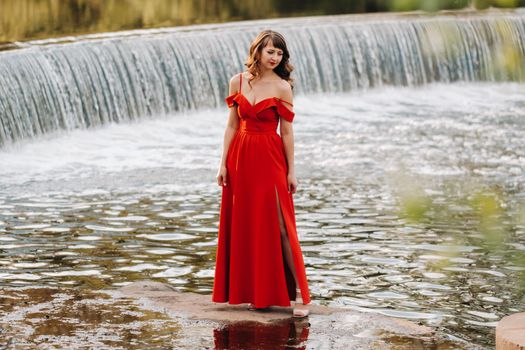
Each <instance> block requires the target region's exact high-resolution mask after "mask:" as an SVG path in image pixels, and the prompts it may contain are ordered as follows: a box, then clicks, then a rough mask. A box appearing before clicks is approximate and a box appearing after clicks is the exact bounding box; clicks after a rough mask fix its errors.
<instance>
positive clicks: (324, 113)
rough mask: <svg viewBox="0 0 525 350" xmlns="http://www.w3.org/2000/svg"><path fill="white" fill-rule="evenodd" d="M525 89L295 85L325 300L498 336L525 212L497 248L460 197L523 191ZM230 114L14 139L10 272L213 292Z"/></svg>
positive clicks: (5, 248)
mask: <svg viewBox="0 0 525 350" xmlns="http://www.w3.org/2000/svg"><path fill="white" fill-rule="evenodd" d="M524 88H525V86H523V85H519V84H479V83H478V84H469V85H464V84H454V85H430V86H427V87H420V88H395V89H394V88H392V89H377V90H370V91H367V92H354V93H352V94H340V95H327V94H324V95H308V96H299V97H297V98H296V101H295V105H296V112H297V117H296V120H295V124H294V132H295V141H296V168H297V173H298V174H297V175H298V178H299V191H298V192H297V194H296V195H295V196H294V200H295V204H296V218H297V224H298V232H299V236H300V240H301V244H302V247H303V253H304V256H305V263H306V268H307V275H308V278H309V283H310V288H311V292H312V297H313V300H314V302H315V303H320V304H325V305H332V306H346V307H351V308H355V309H358V310H364V311H370V312H379V313H382V314H384V315H389V316H394V317H402V318H406V319H410V320H414V321H421V322H424V323H425V324H428V325H432V326H435V327H438V328H439V329H440V330H442V331H443V332H445V333H446V334H450V335H454V336H457V337H460V338H463V339H466V340H468V341H469V342H472V343H473V344H481V345H490V344H492V342H493V330H494V327H495V324H496V322H497V321H498V320H499V319H500V318H501V317H502V316H504V315H506V314H509V313H513V312H517V311H521V310H523V308H524V306H525V302H524V301H523V299H522V290H520V288H519V283H518V282H519V273H520V272H521V271H523V270H524V266H523V265H524V264H521V265H520V264H519V263H516V260H515V259H511V258H512V257H520V256H522V254H523V252H525V226H524V225H523V224H522V223H521V224H520V223H519V222H514V221H511V222H510V223H508V224H509V225H511V226H512V232H513V233H514V234H513V236H512V237H511V239H510V241H508V242H506V244H507V245H506V250H505V256H502V255H501V254H500V253H491V252H490V251H489V250H487V248H486V245H485V244H484V243H485V242H484V239H483V236H482V235H480V233H479V232H477V229H476V225H475V224H474V223H473V222H471V221H469V220H468V216H469V213H468V212H466V213H465V212H462V208H461V207H458V205H457V199H458V198H462V197H463V196H464V195H465V194H468V192H469V191H470V190H473V189H484V188H497V189H498V191H500V193H502V194H503V198H504V199H505V203H504V204H505V205H506V207H507V208H508V209H509V212H512V211H513V210H515V209H516V208H518V206H519V204H520V203H523V201H524V198H525V191H524V185H525V175H524V174H525V172H524V170H525V169H524V164H525V139H524V138H523V135H524V132H525V102H524V100H523V91H525V90H524ZM226 117H227V111H226V108H224V109H221V110H209V111H201V112H195V113H191V114H179V115H170V116H159V117H158V118H156V119H154V120H143V121H141V122H140V123H133V124H120V125H110V126H108V127H104V128H100V129H94V130H89V131H74V132H69V133H67V134H66V133H64V134H51V135H47V136H46V137H45V138H40V139H37V140H34V141H31V142H27V143H18V144H15V145H12V146H9V147H8V148H3V149H2V150H1V151H0V164H1V167H0V286H1V287H2V288H9V289H10V288H12V287H20V286H26V285H30V286H40V285H42V286H49V287H56V286H73V287H79V288H80V287H82V288H87V289H89V290H93V291H95V290H98V289H101V288H117V287H119V286H122V285H125V284H127V283H130V282H132V281H135V280H142V279H152V280H158V281H162V282H167V283H169V284H171V285H173V286H175V287H176V288H178V289H179V290H181V291H194V292H198V293H203V294H210V292H211V288H212V284H213V273H214V256H215V249H216V244H217V227H218V219H219V217H218V213H219V200H220V188H219V187H218V186H217V185H216V184H215V183H214V181H215V180H214V177H215V173H216V170H217V166H218V163H219V159H220V150H221V143H222V135H223V130H224V126H225V122H226ZM407 182H409V183H410V184H411V185H413V187H420V188H422V189H423V190H424V191H425V192H426V193H427V194H428V195H429V196H431V197H432V198H433V200H435V202H436V203H440V204H442V205H444V206H447V205H450V206H451V207H452V209H451V210H455V211H456V212H457V213H458V216H457V217H456V218H451V219H450V221H449V220H445V221H442V220H438V219H436V220H435V221H433V222H430V223H428V222H426V223H425V224H414V223H410V222H409V221H407V220H405V219H403V218H401V216H400V215H399V206H398V204H397V203H398V202H397V199H398V197H397V195H398V192H399V189H400V187H403V186H405V187H406V183H407ZM409 187H410V186H409ZM516 210H517V209H516ZM458 218H459V219H458ZM509 220H510V219H509ZM13 298H14V300H16V295H15V296H14V297H13ZM6 307H7V306H6V304H1V305H0V310H3V311H9V310H7V309H5V308H6Z"/></svg>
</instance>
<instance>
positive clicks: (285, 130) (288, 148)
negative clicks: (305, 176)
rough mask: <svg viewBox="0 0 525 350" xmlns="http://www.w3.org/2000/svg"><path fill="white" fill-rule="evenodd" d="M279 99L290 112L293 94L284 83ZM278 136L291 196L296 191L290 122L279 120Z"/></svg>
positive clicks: (289, 87)
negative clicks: (280, 139) (284, 157)
mask: <svg viewBox="0 0 525 350" xmlns="http://www.w3.org/2000/svg"><path fill="white" fill-rule="evenodd" d="M281 99H282V100H284V101H287V102H290V104H288V103H286V102H283V104H284V105H285V106H286V108H288V109H289V110H290V111H292V105H291V104H292V103H293V101H292V100H293V94H292V88H291V86H290V85H289V84H288V83H286V88H283V91H282V93H281ZM280 134H281V138H282V140H283V144H284V151H285V155H286V162H287V164H288V174H287V181H288V191H289V192H291V193H292V194H293V193H295V192H296V191H297V178H296V177H295V164H294V137H293V127H292V122H290V121H288V120H286V119H284V118H282V117H281V118H280Z"/></svg>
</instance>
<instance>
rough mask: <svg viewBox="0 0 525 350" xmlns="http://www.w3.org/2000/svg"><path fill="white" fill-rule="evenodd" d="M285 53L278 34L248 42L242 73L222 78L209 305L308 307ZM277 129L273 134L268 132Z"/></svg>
mask: <svg viewBox="0 0 525 350" xmlns="http://www.w3.org/2000/svg"><path fill="white" fill-rule="evenodd" d="M289 57H290V55H289V53H288V49H287V47H286V42H285V41H284V38H283V36H282V35H281V34H279V33H277V32H274V31H271V30H265V31H263V32H261V33H260V34H259V35H258V36H257V38H255V40H254V41H253V43H252V44H251V47H250V53H249V57H248V60H247V62H246V63H245V65H246V66H247V71H246V72H243V73H239V74H237V75H235V76H234V77H233V78H232V79H231V80H230V96H228V97H227V98H226V102H227V104H228V106H229V107H230V115H229V119H228V123H227V127H226V131H225V133H224V146H223V153H222V159H221V165H220V168H219V171H218V174H217V183H218V185H219V186H222V200H221V210H220V220H219V222H220V223H219V243H218V247H217V261H216V268H215V281H214V286H213V296H212V300H213V301H214V302H229V303H230V304H241V303H251V309H262V308H267V307H269V306H272V305H276V306H290V300H295V305H294V309H293V315H294V316H295V317H305V316H307V315H308V309H307V308H306V307H304V306H303V305H305V304H308V303H309V302H310V296H309V291H308V283H307V280H306V274H305V269H304V262H303V258H302V253H301V248H300V246H299V241H298V239H297V231H296V223H295V211H294V204H293V198H292V194H293V193H295V192H296V189H297V179H296V177H295V168H294V141H293V129H292V121H293V118H294V112H293V110H292V86H291V80H292V79H291V78H290V72H291V71H292V69H293V67H292V66H291V65H290V64H289V63H288V59H289ZM279 123H280V136H279V134H277V132H276V129H277V126H278V125H279Z"/></svg>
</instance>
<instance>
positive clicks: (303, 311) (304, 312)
mask: <svg viewBox="0 0 525 350" xmlns="http://www.w3.org/2000/svg"><path fill="white" fill-rule="evenodd" d="M298 306H302V307H298ZM309 313H310V310H308V309H307V308H306V306H305V305H304V304H303V298H302V296H301V290H300V289H297V290H296V291H295V303H294V307H293V317H297V318H302V317H306V316H308V314H309Z"/></svg>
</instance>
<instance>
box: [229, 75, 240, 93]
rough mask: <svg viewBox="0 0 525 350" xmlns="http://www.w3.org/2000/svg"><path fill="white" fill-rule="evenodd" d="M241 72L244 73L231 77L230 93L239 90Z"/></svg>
mask: <svg viewBox="0 0 525 350" xmlns="http://www.w3.org/2000/svg"><path fill="white" fill-rule="evenodd" d="M241 74H242V73H237V74H235V75H234V76H233V77H231V79H230V93H231V94H233V93H236V92H238V91H239V83H240V81H241Z"/></svg>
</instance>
